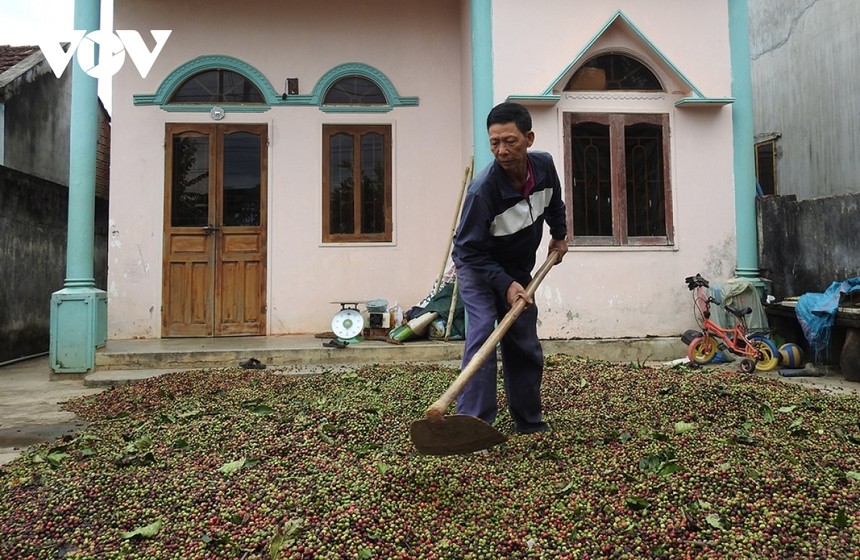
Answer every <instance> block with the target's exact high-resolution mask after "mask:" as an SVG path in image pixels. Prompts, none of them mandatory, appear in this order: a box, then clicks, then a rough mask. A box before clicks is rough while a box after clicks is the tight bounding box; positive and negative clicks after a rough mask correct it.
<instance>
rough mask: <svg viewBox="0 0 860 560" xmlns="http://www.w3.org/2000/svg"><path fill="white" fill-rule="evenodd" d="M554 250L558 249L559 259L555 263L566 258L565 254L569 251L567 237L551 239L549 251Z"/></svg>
mask: <svg viewBox="0 0 860 560" xmlns="http://www.w3.org/2000/svg"><path fill="white" fill-rule="evenodd" d="M553 251H558V260H557V261H555V264H559V263H560V262H561V260H562V259H563V258H564V254H565V253H567V239H550V241H549V253H552V252H553Z"/></svg>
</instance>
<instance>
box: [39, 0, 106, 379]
mask: <svg viewBox="0 0 860 560" xmlns="http://www.w3.org/2000/svg"><path fill="white" fill-rule="evenodd" d="M100 11H101V5H100V0H75V29H78V30H85V31H87V32H90V31H95V30H97V29H98V28H99V14H100ZM71 67H72V68H71V70H72V99H71V122H70V142H69V145H70V150H69V152H70V153H69V210H68V239H67V241H66V279H65V282H64V284H63V289H62V290H60V291H58V292H55V293H54V294H53V295H52V296H51V342H50V351H49V355H50V363H51V368H52V369H53V370H54V371H55V372H58V373H83V372H87V371H90V370H92V369H94V367H95V349H96V347H98V346H103V345H104V344H105V340H106V338H107V294H106V293H105V292H104V291H103V290H99V289H97V288H96V287H95V278H94V276H93V254H94V251H93V246H94V242H95V226H94V221H95V191H96V146H97V143H98V134H99V132H98V131H99V105H98V80H97V79H96V78H93V77H91V76H89V75H87V74H86V73H85V72H84V70H83V69H82V68H81V67H80V65H79V64H77V63H76V62H75V61H72V64H71Z"/></svg>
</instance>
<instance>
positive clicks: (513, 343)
mask: <svg viewBox="0 0 860 560" xmlns="http://www.w3.org/2000/svg"><path fill="white" fill-rule="evenodd" d="M457 283H458V286H459V290H460V295H459V297H460V299H461V301H462V302H463V306H464V307H465V309H466V317H467V328H466V345H465V349H464V353H463V367H465V366H466V365H467V364H468V363H469V361H470V360H471V359H472V356H474V355H475V353H476V352H477V351H478V349H480V347H481V345H483V344H484V342H486V340H487V339H488V338H489V337H490V334H492V332H493V330H494V329H495V327H496V321H501V319H502V317H504V316H505V313H507V312H508V310H509V307H508V304H507V301H505V300H504V298H499V297H497V296H496V294H495V293H494V292H493V290H492V289H491V288H490V286H489V285H487V284H485V283H484V282H482V281H481V280H480V279H478V278H476V277H475V275H474V274H472V273H471V272H470V271H469V270H468V269H464V268H458V269H457ZM537 314H538V311H537V306H535V305H530V306H528V307H527V308H526V309H525V310H523V312H522V314H520V316H519V318H517V320H516V321H515V322H514V324H513V325H511V328H510V329H509V330H508V332H507V334H505V336H504V337H503V338H502V340H501V343H500V346H501V351H502V371H503V373H504V385H505V394H506V395H507V397H508V408H509V409H510V412H511V417H512V418H513V420H514V425H515V428H516V430H517V431H518V432H521V433H533V432H540V431H545V430H546V429H548V426H547V424H546V423H545V422H543V420H542V414H541V397H540V387H541V379H542V377H543V350H542V349H541V344H540V339H539V338H538V334H537ZM497 369H498V366H497V363H496V353H495V352H493V353H492V354H490V356H489V357H488V358H487V360H486V361H485V362H484V364H483V365H482V366H481V367H480V369H479V370H478V371H476V372H475V374H474V376H472V379H471V380H470V381H469V383H468V384H467V385H466V388H465V389H464V390H463V392H462V393H460V395H459V396H458V398H457V413H458V414H468V415H470V416H476V417H478V418H480V419H481V420H483V421H485V422H487V423H488V424H492V423H493V422H494V421H495V420H496V415H497V414H498V411H499V405H498V399H497V395H496V371H497Z"/></svg>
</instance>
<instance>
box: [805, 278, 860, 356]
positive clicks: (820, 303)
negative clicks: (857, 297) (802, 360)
mask: <svg viewBox="0 0 860 560" xmlns="http://www.w3.org/2000/svg"><path fill="white" fill-rule="evenodd" d="M855 290H860V276H855V277H854V278H848V279H847V280H843V281H841V282H834V283H832V284H831V285H830V287H829V288H827V290H826V291H825V292H824V293H807V294H803V295H802V296H800V299H798V301H797V307H796V308H795V313H796V314H797V320H798V322H799V323H800V328H801V329H803V335H804V336H805V337H806V341H807V342H809V347H810V348H811V349H812V351H813V352H815V353H816V355H817V354H818V353H819V352H821V351H823V350H826V349H827V345H828V344H830V332H831V330H832V329H833V322H834V321H835V320H836V311H837V309H838V308H839V300H840V298H841V297H842V295H843V294H847V293H850V292H853V291H855Z"/></svg>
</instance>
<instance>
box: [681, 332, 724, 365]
mask: <svg viewBox="0 0 860 560" xmlns="http://www.w3.org/2000/svg"><path fill="white" fill-rule="evenodd" d="M716 353H717V341H716V340H714V339H713V338H711V337H705V336H697V337H696V338H694V339H693V341H692V342H690V345H689V346H688V347H687V357H688V358H690V361H691V362H692V363H694V364H699V365H702V364H707V363H708V362H710V361H711V360H713V359H714V355H715V354H716Z"/></svg>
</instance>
